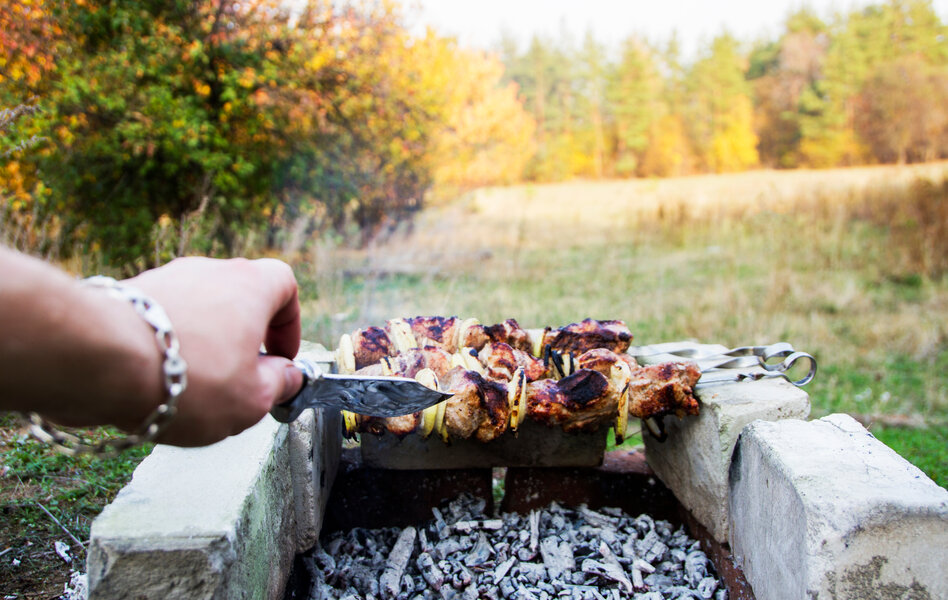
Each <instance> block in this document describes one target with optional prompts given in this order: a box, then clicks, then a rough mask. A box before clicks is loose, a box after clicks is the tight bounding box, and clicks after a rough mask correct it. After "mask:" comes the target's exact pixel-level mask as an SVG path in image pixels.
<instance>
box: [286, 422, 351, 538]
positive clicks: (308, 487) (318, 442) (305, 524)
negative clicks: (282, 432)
mask: <svg viewBox="0 0 948 600" xmlns="http://www.w3.org/2000/svg"><path fill="white" fill-rule="evenodd" d="M289 451H290V473H291V475H292V481H293V502H294V509H295V512H296V551H297V552H304V551H306V550H309V549H310V548H312V547H313V546H315V545H316V541H317V540H318V539H319V532H320V530H321V528H322V523H323V516H324V515H325V513H326V504H327V502H328V501H329V493H330V491H331V489H332V483H333V480H334V479H335V477H336V471H337V469H338V467H339V455H340V453H341V452H342V417H341V415H340V413H339V411H326V410H322V409H319V410H307V411H304V412H303V414H302V415H300V416H299V418H298V419H296V421H294V422H293V423H290V431H289Z"/></svg>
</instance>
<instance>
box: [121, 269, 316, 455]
mask: <svg viewBox="0 0 948 600" xmlns="http://www.w3.org/2000/svg"><path fill="white" fill-rule="evenodd" d="M127 283H128V284H129V285H132V286H135V287H137V288H139V289H141V290H142V291H143V292H145V293H146V294H147V295H149V296H151V297H152V298H154V299H155V300H156V301H157V302H158V303H159V304H160V305H161V306H162V308H164V309H165V312H166V313H167V314H168V317H169V319H170V320H171V323H172V325H173V327H174V330H175V333H176V334H177V336H178V339H179V340H180V343H181V349H180V352H181V356H182V357H183V358H184V359H185V360H186V361H187V363H188V385H187V389H186V390H185V391H184V393H183V394H182V395H181V396H180V397H179V399H178V412H177V415H176V416H175V417H174V419H173V420H172V421H171V424H170V425H169V426H168V428H167V429H166V430H165V432H164V433H163V434H162V435H161V436H160V437H159V440H158V441H160V442H162V443H169V444H175V445H179V446H197V445H205V444H210V443H213V442H216V441H218V440H221V439H223V438H225V437H227V436H229V435H234V434H236V433H239V432H240V431H243V430H244V429H246V428H247V427H250V426H251V425H253V424H255V423H257V422H258V421H259V420H260V419H261V418H262V417H263V416H264V415H266V414H267V412H268V411H269V410H270V408H271V407H272V406H273V405H274V404H278V403H280V402H283V401H285V400H288V399H289V398H291V397H292V396H293V395H294V394H295V393H296V392H297V391H298V390H299V389H300V387H301V386H302V384H303V380H302V374H301V373H300V371H299V369H297V368H295V367H293V365H292V362H291V361H290V360H289V359H291V358H292V357H294V356H295V355H296V353H297V351H298V349H299V344H300V308H299V301H298V297H297V288H296V279H295V278H294V276H293V271H292V270H291V269H290V267H289V266H288V265H286V263H283V262H280V261H278V260H273V259H261V260H252V261H251V260H245V259H231V260H214V259H208V258H181V259H177V260H174V261H172V262H170V263H168V264H167V265H165V266H163V267H160V268H157V269H153V270H151V271H146V272H145V273H142V274H141V275H138V276H137V277H134V278H132V279H130V280H128V281H127ZM261 344H263V345H264V346H265V347H266V350H267V355H265V356H261V355H260V347H261ZM155 354H156V357H159V358H160V356H159V353H158V352H157V349H156V351H155ZM151 408H152V409H153V408H154V406H152V407H151ZM146 414H147V413H145V414H143V415H140V417H141V418H140V419H139V421H138V422H139V423H140V422H141V420H143V419H144V417H145V416H146Z"/></svg>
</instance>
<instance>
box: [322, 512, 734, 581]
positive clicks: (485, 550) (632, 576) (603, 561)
mask: <svg viewBox="0 0 948 600" xmlns="http://www.w3.org/2000/svg"><path fill="white" fill-rule="evenodd" d="M484 508H485V502H484V501H483V500H477V499H473V498H470V497H467V496H462V497H461V498H458V499H457V500H455V501H453V502H451V503H450V504H449V505H448V506H447V509H446V510H443V511H442V510H438V509H434V510H433V511H432V512H433V514H432V517H433V518H432V520H431V521H429V522H428V523H427V524H426V525H424V526H423V527H419V528H417V529H416V528H414V527H406V528H404V529H400V528H386V529H371V530H370V529H362V528H356V529H353V530H351V531H348V532H344V533H343V532H339V533H336V534H334V535H332V536H331V537H330V538H329V539H328V540H325V542H324V543H323V544H322V545H321V546H318V547H317V548H315V549H314V551H313V552H312V554H311V555H310V556H307V557H306V558H305V559H304V560H305V561H306V564H307V568H308V570H309V571H310V575H311V576H312V579H313V585H312V590H311V595H310V598H311V599H312V600H335V599H343V600H383V599H395V600H438V599H440V600H468V599H470V600H474V599H477V598H486V599H488V600H554V599H555V600H619V599H620V598H634V599H636V600H712V599H713V600H726V598H727V591H726V590H725V589H724V587H723V586H722V585H721V582H720V581H719V580H718V578H717V577H716V575H715V573H714V569H713V567H712V565H711V562H710V561H709V560H708V557H707V556H705V554H704V552H702V551H701V550H700V547H699V543H698V542H696V541H695V540H693V539H691V538H689V537H688V535H687V534H686V533H685V531H684V530H683V529H682V528H680V527H679V528H678V529H673V528H672V525H671V524H670V523H668V522H667V521H656V520H653V519H652V518H651V517H649V516H648V515H639V516H638V517H635V518H633V517H631V516H628V515H626V514H624V513H623V512H622V511H621V510H618V509H612V508H603V509H599V510H590V509H588V508H586V507H580V508H579V509H578V510H571V509H568V508H563V507H561V506H558V505H557V504H555V503H554V504H551V505H550V506H548V507H547V508H545V509H543V510H538V511H533V512H531V513H530V514H529V515H517V514H504V515H501V516H500V517H499V518H488V517H487V516H486V515H484Z"/></svg>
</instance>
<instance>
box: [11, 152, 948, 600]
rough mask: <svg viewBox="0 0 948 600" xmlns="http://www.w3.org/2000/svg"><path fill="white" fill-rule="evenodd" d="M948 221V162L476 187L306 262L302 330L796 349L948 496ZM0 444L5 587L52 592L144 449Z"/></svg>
mask: <svg viewBox="0 0 948 600" xmlns="http://www.w3.org/2000/svg"><path fill="white" fill-rule="evenodd" d="M946 228H948V163H935V164H927V165H918V166H911V167H865V168H853V169H836V170H826V171H781V172H773V171H756V172H749V173H742V174H734V175H718V176H696V177H685V178H675V179H662V180H647V179H639V180H626V181H605V182H582V181H575V182H570V183H561V184H545V185H520V186H513V187H504V188H489V189H481V190H476V191H473V192H470V193H468V194H466V195H465V196H463V197H460V198H456V199H452V200H450V201H445V202H442V203H438V204H435V205H433V206H430V207H429V208H427V209H425V210H424V211H422V212H421V213H420V214H419V215H417V218H416V219H415V220H414V221H413V222H412V223H404V222H403V223H400V224H393V225H392V226H390V227H389V228H387V229H384V230H380V231H379V233H378V235H376V236H375V238H374V240H373V242H372V243H370V244H369V245H368V246H367V247H364V248H358V249H356V248H352V247H349V246H347V245H345V244H341V243H339V242H331V241H323V242H321V243H317V244H315V245H314V246H313V248H312V250H311V251H309V252H307V253H306V254H305V255H302V256H295V257H292V259H291V260H292V261H293V262H294V265H295V269H296V272H297V277H298V280H299V283H300V296H301V298H302V303H303V311H304V331H303V333H304V337H305V338H306V339H309V340H312V341H317V342H321V343H323V344H325V345H327V346H332V345H334V344H335V341H336V340H337V339H338V336H339V335H340V334H342V333H344V332H347V331H351V330H353V329H355V328H358V327H362V326H365V325H369V324H380V323H382V322H383V321H384V320H385V319H388V318H392V317H397V316H414V315H423V314H439V315H462V316H475V317H477V318H479V319H480V320H481V321H482V322H484V323H494V322H498V321H501V320H503V319H506V318H510V317H513V318H516V319H517V320H518V321H519V322H520V323H521V324H522V325H523V326H525V327H542V326H545V325H564V324H568V323H571V322H574V321H578V320H581V319H583V318H586V317H594V318H600V319H605V318H610V319H611V318H617V319H623V320H625V321H626V322H627V323H628V324H629V326H630V328H631V329H632V331H633V333H634V334H635V336H636V342H635V343H638V344H648V343H657V342H667V341H675V340H685V339H692V340H697V341H701V342H713V343H720V344H724V345H727V346H738V345H746V344H764V343H770V342H776V341H787V342H790V343H792V344H793V345H794V346H795V347H796V348H798V349H801V350H806V351H808V352H810V353H812V354H813V355H814V356H815V357H816V358H817V359H818V361H819V365H820V369H819V372H818V373H817V376H816V379H815V380H814V381H813V382H812V383H811V384H810V385H809V386H807V388H806V389H807V391H808V392H809V394H810V398H811V401H812V416H813V417H821V416H825V415H827V414H830V413H834V412H846V413H850V414H852V415H855V416H856V417H857V418H858V419H859V420H860V421H862V422H863V423H865V424H866V425H868V426H869V427H870V430H871V431H872V432H873V434H875V435H876V436H877V437H879V438H880V439H882V440H883V441H884V442H886V443H887V444H889V445H891V446H892V447H893V448H895V449H896V450H897V451H899V452H900V453H901V454H903V455H904V456H906V457H907V458H908V459H909V460H911V461H912V462H913V463H915V464H916V465H918V466H919V467H920V468H922V469H923V470H924V471H925V472H926V473H928V474H929V475H930V476H931V477H932V478H933V479H935V481H936V482H938V483H939V484H940V485H942V486H946V485H948V277H946V276H945V273H946V272H948V231H946ZM631 443H632V444H634V443H635V440H633V441H632V442H631ZM0 452H2V458H0V461H2V464H0V482H2V485H0V513H2V514H3V520H2V521H0V553H6V556H5V558H4V560H3V561H0V593H3V594H4V595H6V594H11V593H13V594H24V593H25V595H26V596H27V597H33V596H31V595H30V594H37V595H42V594H44V593H45V594H47V596H42V597H49V596H48V595H49V594H53V595H55V594H56V593H58V592H59V591H61V590H62V582H63V581H65V580H66V578H67V576H68V572H69V568H70V567H69V566H68V565H65V564H64V563H62V562H61V561H60V560H59V559H58V558H57V557H56V555H55V554H54V552H53V549H52V544H53V541H54V540H66V541H70V540H68V536H67V534H66V530H68V531H69V534H70V535H73V536H75V537H76V538H77V539H79V540H80V541H83V540H86V539H88V532H89V525H90V523H91V520H92V519H93V518H94V517H95V515H96V514H97V512H98V511H99V510H101V507H102V506H104V505H105V504H106V503H107V502H108V501H110V499H111V498H112V497H114V494H115V493H116V492H117V491H118V489H119V488H120V487H121V486H122V485H124V483H125V482H126V481H127V480H128V479H129V477H130V475H131V471H132V470H133V469H134V467H135V466H136V465H137V463H138V462H139V461H140V460H141V458H143V457H144V456H145V455H146V454H147V449H140V450H138V451H135V452H133V453H131V454H129V455H126V456H123V457H119V458H116V459H110V460H108V461H102V460H93V459H88V458H85V459H79V460H75V459H69V458H67V457H64V456H61V455H58V454H56V453H54V452H52V451H50V450H49V449H48V448H46V447H44V446H43V445H41V444H39V443H38V442H35V441H32V440H30V439H28V438H27V437H25V436H24V435H23V434H22V430H19V429H18V427H17V424H16V422H15V420H14V418H13V417H12V415H7V416H2V415H0ZM44 509H45V510H44ZM47 511H48V514H47ZM50 515H53V516H55V517H56V518H57V519H58V521H59V523H58V524H57V523H56V522H54V521H53V520H52V518H51V516H50ZM70 543H72V542H70ZM72 546H73V549H72V553H73V556H75V558H76V559H77V560H79V561H80V564H81V561H83V560H84V559H85V557H84V552H83V551H82V550H81V549H79V547H78V545H76V544H74V543H72ZM11 557H12V558H16V559H17V560H20V561H21V564H20V566H18V567H11V563H10V560H9V559H11Z"/></svg>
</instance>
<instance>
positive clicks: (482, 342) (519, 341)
mask: <svg viewBox="0 0 948 600" xmlns="http://www.w3.org/2000/svg"><path fill="white" fill-rule="evenodd" d="M461 338H462V339H460V340H459V345H460V346H461V347H464V346H468V347H471V348H474V349H475V350H478V351H480V350H481V348H483V347H484V346H486V345H487V344H489V343H497V342H502V343H504V344H507V345H509V346H510V347H512V348H515V349H517V350H521V351H523V352H526V353H528V354H529V353H531V352H532V351H533V342H532V341H531V340H530V334H529V333H527V331H526V330H525V329H523V328H521V327H520V324H519V323H517V321H516V319H507V320H506V321H504V322H503V323H497V324H496V325H488V326H484V325H475V326H473V327H469V328H467V329H466V330H465V331H463V332H462V333H461Z"/></svg>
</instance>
